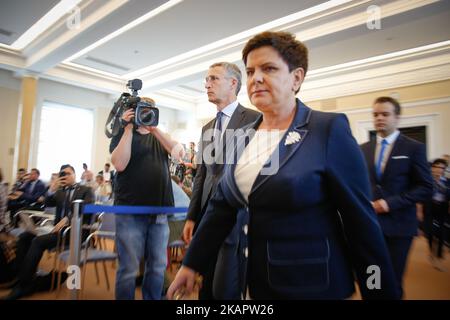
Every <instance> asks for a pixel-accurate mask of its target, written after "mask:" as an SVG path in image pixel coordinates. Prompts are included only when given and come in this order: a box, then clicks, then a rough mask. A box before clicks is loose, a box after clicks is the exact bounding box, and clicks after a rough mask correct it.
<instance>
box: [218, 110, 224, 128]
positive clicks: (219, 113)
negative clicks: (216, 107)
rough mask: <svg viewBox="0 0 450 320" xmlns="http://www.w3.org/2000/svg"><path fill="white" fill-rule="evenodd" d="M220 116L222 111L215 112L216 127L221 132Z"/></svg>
mask: <svg viewBox="0 0 450 320" xmlns="http://www.w3.org/2000/svg"><path fill="white" fill-rule="evenodd" d="M222 116H223V112H222V111H219V112H217V115H216V128H217V130H218V131H220V132H222Z"/></svg>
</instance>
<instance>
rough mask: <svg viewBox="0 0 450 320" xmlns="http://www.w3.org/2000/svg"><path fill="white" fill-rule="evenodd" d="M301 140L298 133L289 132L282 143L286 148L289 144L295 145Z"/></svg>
mask: <svg viewBox="0 0 450 320" xmlns="http://www.w3.org/2000/svg"><path fill="white" fill-rule="evenodd" d="M301 139H302V137H301V136H300V133H298V132H296V131H291V132H289V134H288V135H287V137H286V141H285V142H284V145H285V146H287V145H289V144H293V143H297V142H299V141H300V140H301Z"/></svg>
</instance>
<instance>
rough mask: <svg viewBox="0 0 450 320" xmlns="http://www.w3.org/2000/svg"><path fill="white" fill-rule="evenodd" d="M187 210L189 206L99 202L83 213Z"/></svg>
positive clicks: (174, 211)
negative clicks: (108, 204) (104, 203)
mask: <svg viewBox="0 0 450 320" xmlns="http://www.w3.org/2000/svg"><path fill="white" fill-rule="evenodd" d="M187 211H188V208H187V207H148V206H103V205H97V204H87V205H85V206H84V208H83V213H97V212H105V213H115V214H172V213H185V212H187Z"/></svg>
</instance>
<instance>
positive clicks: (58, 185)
mask: <svg viewBox="0 0 450 320" xmlns="http://www.w3.org/2000/svg"><path fill="white" fill-rule="evenodd" d="M65 183H66V178H65V177H58V178H56V179H55V180H53V182H52V184H51V185H50V188H49V191H50V192H56V190H58V189H59V188H61V187H62V186H64V185H65Z"/></svg>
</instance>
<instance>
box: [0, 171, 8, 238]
mask: <svg viewBox="0 0 450 320" xmlns="http://www.w3.org/2000/svg"><path fill="white" fill-rule="evenodd" d="M7 208H8V187H7V186H6V184H4V183H3V175H2V169H0V232H6V233H7V232H8V231H9V228H10V226H9V222H10V221H9V217H8V214H7Z"/></svg>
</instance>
